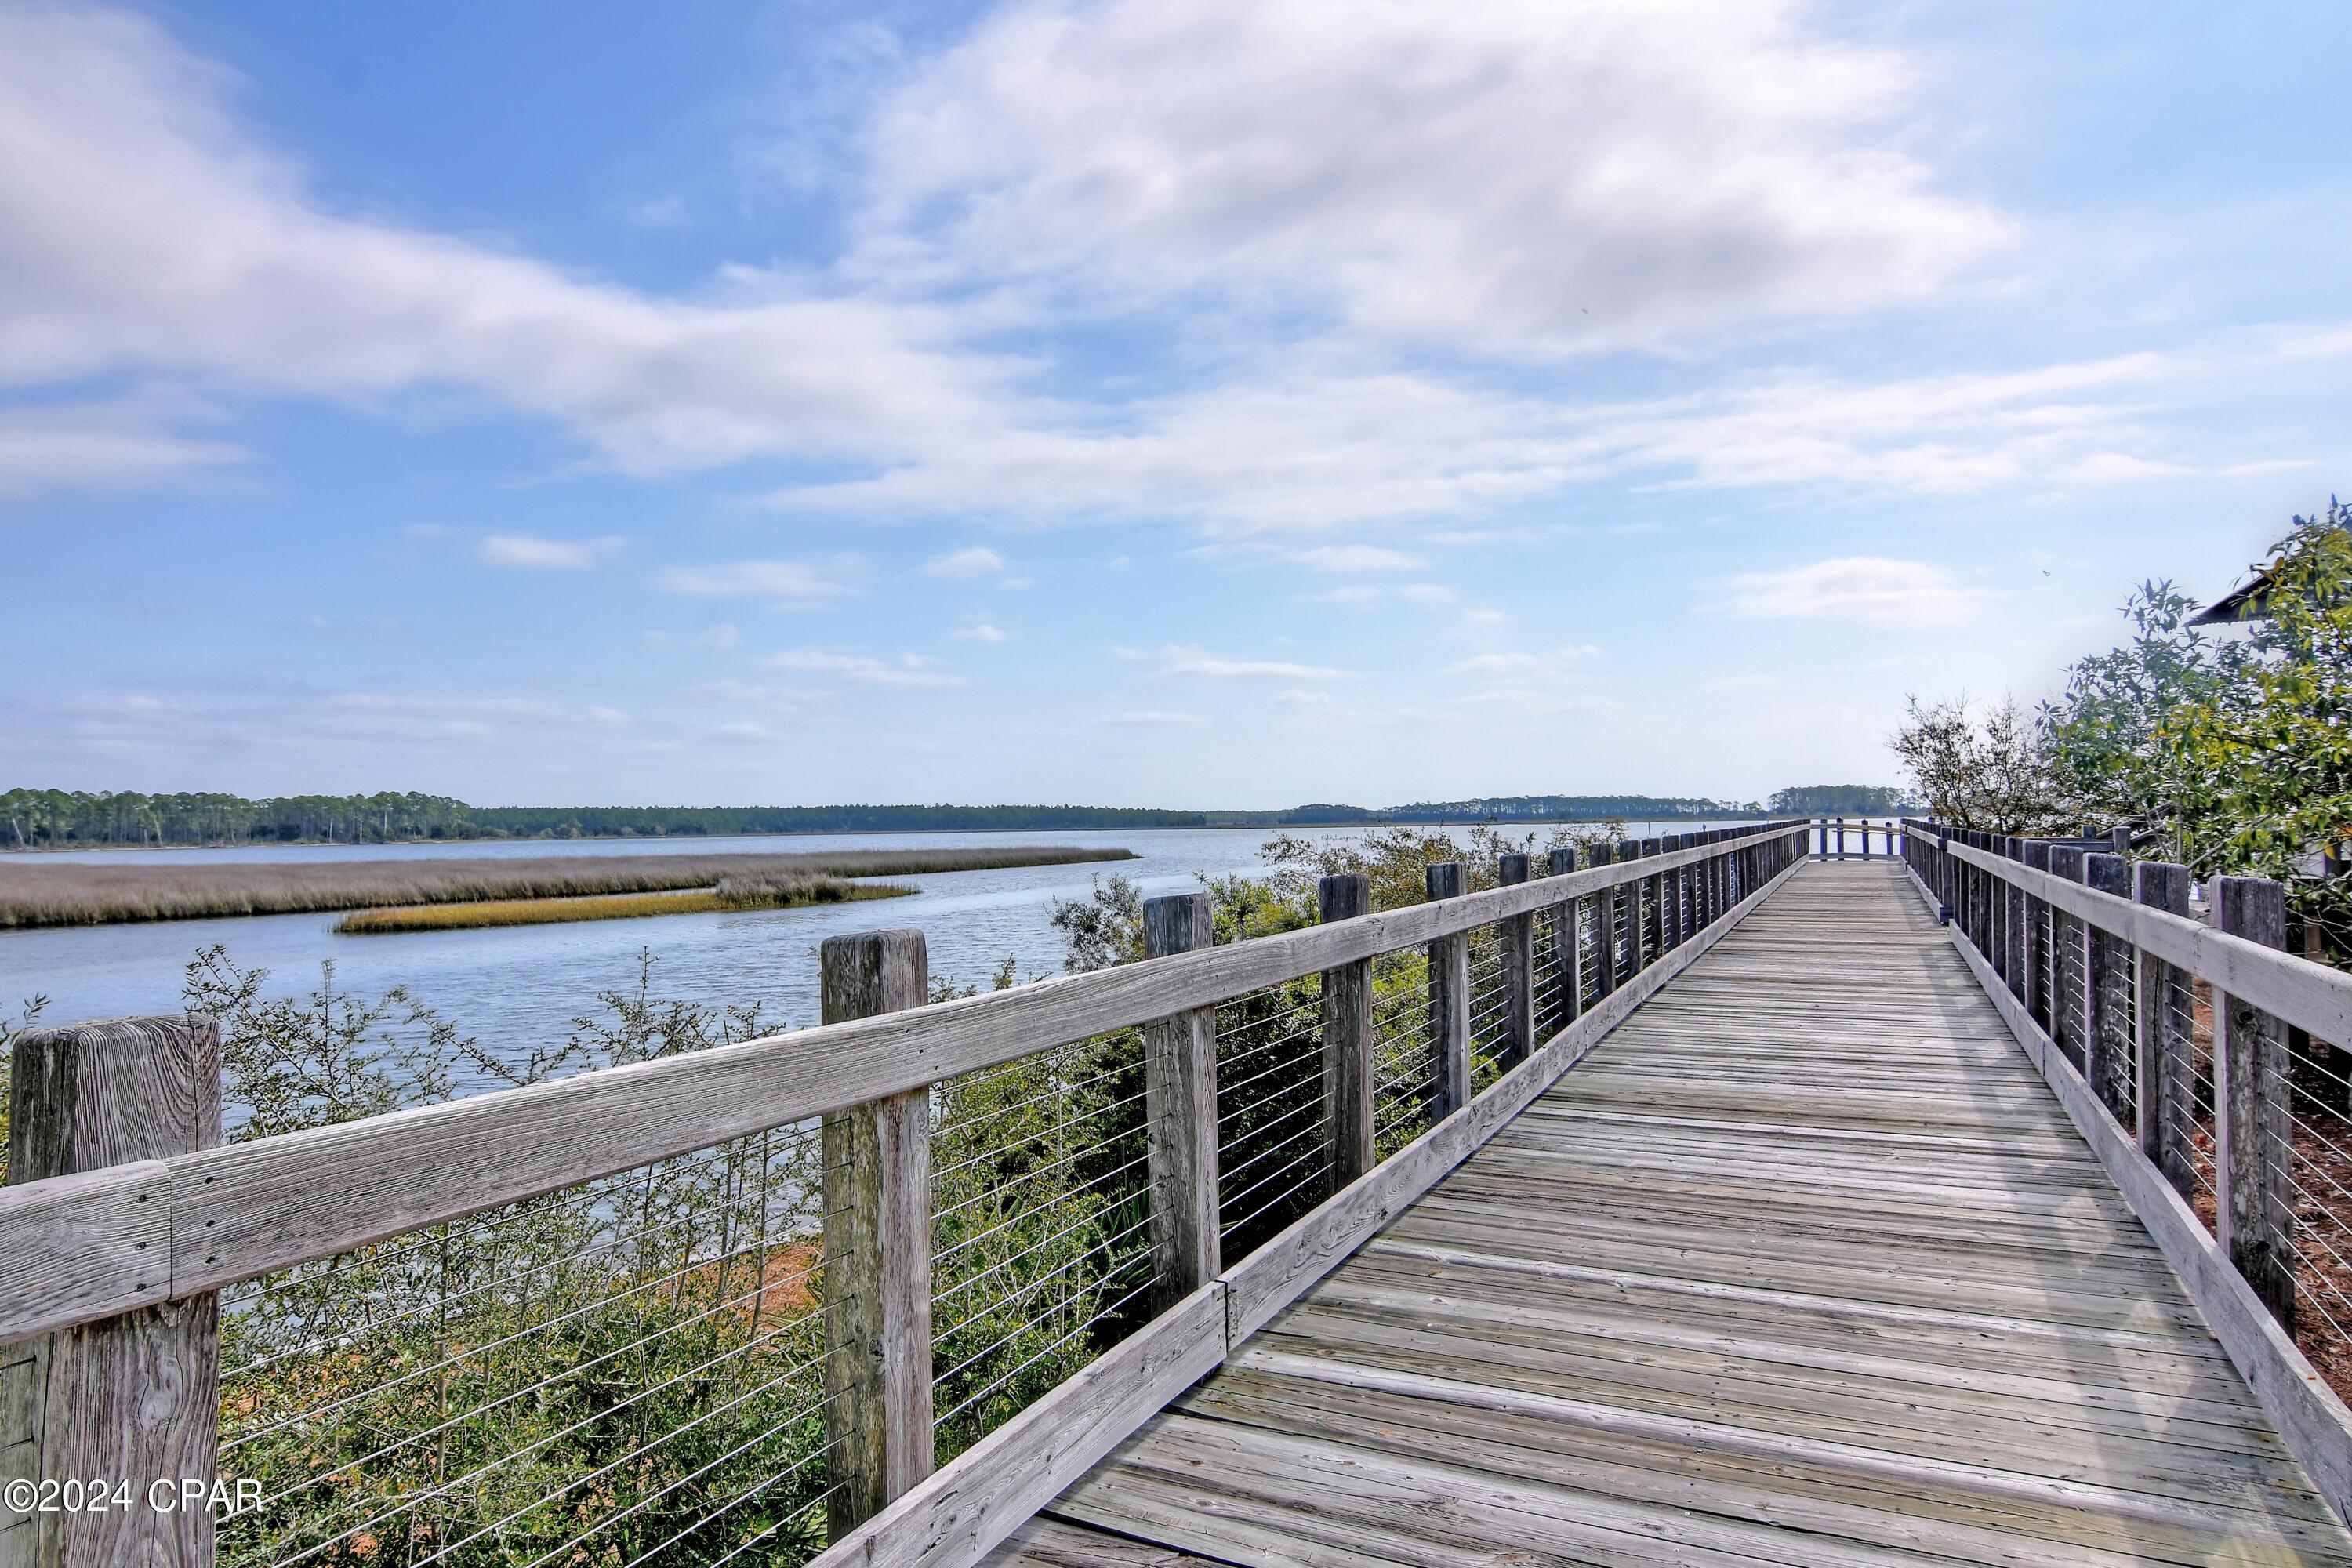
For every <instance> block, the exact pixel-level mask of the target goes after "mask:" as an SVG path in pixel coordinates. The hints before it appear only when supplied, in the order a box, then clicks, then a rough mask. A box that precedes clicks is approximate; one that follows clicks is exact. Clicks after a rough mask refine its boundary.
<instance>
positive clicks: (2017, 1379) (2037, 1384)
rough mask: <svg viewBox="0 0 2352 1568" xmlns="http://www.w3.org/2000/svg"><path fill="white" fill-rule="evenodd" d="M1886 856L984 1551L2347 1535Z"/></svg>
mask: <svg viewBox="0 0 2352 1568" xmlns="http://www.w3.org/2000/svg"><path fill="white" fill-rule="evenodd" d="M1904 876H1905V873H1904V872H1903V871H1902V870H1901V868H1899V867H1897V866H1894V865H1890V864H1888V863H1886V862H1883V861H1881V862H1874V863H1867V864H1856V863H1849V864H1843V865H1835V864H1832V865H1820V866H1811V867H1807V868H1804V869H1803V870H1802V871H1801V872H1800V873H1798V875H1797V876H1796V877H1795V878H1794V879H1791V881H1790V883H1789V884H1788V885H1787V886H1786V887H1785V888H1784V889H1782V890H1781V891H1780V893H1779V894H1777V895H1775V896H1774V897H1773V898H1772V899H1771V900H1769V901H1768V902H1767V903H1765V904H1764V905H1763V906H1762V907H1761V908H1760V909H1759V910H1757V911H1756V913H1754V914H1753V915H1751V916H1750V917H1749V919H1748V921H1746V922H1745V923H1744V924H1743V925H1742V926H1741V927H1740V928H1739V929H1738V931H1735V932H1734V933H1733V934H1732V935H1731V936H1730V937H1729V938H1728V939H1727V940H1726V941H1725V942H1723V943H1722V944H1721V945H1720V946H1719V947H1717V949H1716V950H1715V951H1714V952H1710V953H1708V954H1707V955H1706V957H1704V958H1703V959H1702V960H1701V961H1700V962H1699V963H1697V964H1696V965H1695V966H1694V967H1693V968H1692V969H1691V970H1690V971H1689V973H1686V974H1685V975H1684V976H1682V977H1681V978H1679V979H1677V980H1675V982H1674V983H1673V984H1671V985H1669V986H1668V987H1667V988H1666V989H1665V990H1664V992H1662V993H1661V994H1659V995H1658V996H1657V997H1656V998H1654V1000H1652V1001H1651V1002H1650V1003H1649V1004H1648V1005H1645V1006H1644V1007H1643V1008H1642V1010H1641V1011H1640V1012H1639V1013H1637V1014H1636V1015H1634V1016H1633V1018H1632V1019H1631V1020H1630V1021H1629V1022H1628V1023H1627V1024H1626V1025H1625V1026H1623V1027H1622V1028H1621V1029H1620V1030H1618V1031H1617V1032H1616V1033H1615V1034H1614V1035H1612V1036H1611V1037H1609V1038H1608V1039H1607V1040H1606V1041H1604V1042H1603V1043H1602V1045H1601V1047H1600V1048H1599V1049H1598V1050H1596V1051H1595V1052H1594V1053H1593V1055H1592V1056H1591V1058H1588V1059H1587V1060H1586V1061H1585V1062H1584V1063H1583V1064H1582V1065H1581V1066H1580V1067H1579V1068H1576V1069H1575V1070H1574V1071H1572V1072H1570V1073H1569V1074H1568V1075H1567V1076H1566V1077H1565V1078H1563V1079H1561V1080H1560V1081H1559V1083H1558V1084H1557V1085H1555V1086H1554V1087H1553V1088H1552V1089H1551V1090H1550V1091H1549V1093H1547V1094H1546V1095H1545V1096H1544V1097H1543V1098H1542V1099H1541V1100H1538V1102H1537V1103H1536V1104H1535V1105H1534V1106H1532V1107H1530V1108H1529V1109H1528V1110H1527V1111H1526V1112H1525V1113H1523V1114H1522V1115H1521V1116H1520V1117H1519V1118H1518V1119H1517V1121H1515V1122H1513V1123H1512V1124H1511V1126H1510V1127H1508V1128H1507V1130H1506V1131H1504V1132H1503V1133H1502V1134H1500V1135H1499V1136H1497V1137H1496V1139H1495V1140H1494V1141H1493V1142H1491V1143H1489V1144H1487V1145H1486V1147H1485V1148H1484V1149H1483V1150H1481V1151H1480V1152H1478V1153H1477V1154H1475V1156H1473V1157H1472V1158H1471V1159H1470V1160H1469V1161H1468V1162H1467V1163H1465V1164H1464V1165H1463V1166H1462V1167H1461V1168H1460V1169H1459V1170H1457V1171H1455V1172H1454V1173H1453V1174H1452V1175H1451V1176H1450V1177H1449V1178H1448V1179H1447V1180H1446V1181H1444V1183H1443V1184H1440V1185H1439V1186H1438V1187H1436V1188H1435V1189H1434V1190H1433V1191H1432V1192H1431V1193H1430V1194H1428V1195H1427V1196H1426V1197H1425V1198H1424V1199H1423V1201H1422V1202H1421V1203H1419V1204H1418V1205H1415V1206H1414V1207H1413V1208H1412V1210H1411V1211H1410V1212H1409V1213H1407V1214H1406V1215H1403V1216H1402V1217H1401V1218H1400V1219H1399V1220H1398V1221H1397V1222H1396V1223H1395V1224H1394V1225H1392V1226H1390V1228H1389V1229H1388V1230H1386V1231H1385V1232H1383V1233H1382V1234H1381V1236H1380V1237H1377V1238H1376V1239H1375V1240H1374V1241H1372V1242H1371V1243H1370V1245H1368V1246H1367V1247H1365V1248H1364V1249H1363V1250H1362V1251H1361V1252H1360V1253H1359V1254H1358V1255H1357V1256H1356V1257H1355V1258H1351V1259H1350V1260H1349V1262H1348V1263H1346V1264H1345V1265H1343V1266H1342V1267H1341V1268H1339V1269H1338V1270H1337V1271H1335V1272H1334V1273H1333V1274H1332V1275H1331V1276H1330V1277H1329V1278H1328V1279H1325V1280H1324V1281H1323V1283H1322V1284H1321V1285H1320V1286H1318V1288H1317V1289H1315V1290H1314V1291H1312V1292H1311V1293H1310V1294H1309V1295H1307V1297H1305V1298H1304V1299H1302V1300H1300V1301H1299V1302H1298V1303H1297V1304H1296V1305H1295V1306H1294V1307H1292V1308H1291V1309H1290V1310H1288V1311H1287V1312H1286V1313H1285V1314H1284V1315H1283V1316H1282V1317H1280V1318H1279V1319H1277V1320H1276V1321H1275V1322H1274V1323H1272V1324H1271V1325H1269V1326H1268V1327H1267V1328H1266V1329H1265V1330H1264V1331H1260V1332H1259V1333H1258V1334H1257V1335H1255V1337H1254V1338H1253V1339H1251V1340H1250V1341H1249V1342H1247V1343H1246V1344H1245V1345H1244V1346H1243V1347H1242V1348H1241V1350H1240V1351H1239V1352H1236V1353H1235V1354H1234V1357H1233V1358H1232V1359H1231V1360H1230V1361H1229V1362H1228V1363H1227V1365H1226V1366H1225V1368H1224V1369H1223V1371H1221V1372H1219V1373H1217V1374H1216V1375H1215V1376H1213V1377H1212V1378H1211V1379H1209V1380H1208V1381H1207V1382H1205V1383H1203V1384H1201V1385H1199V1386H1198V1387H1196V1388H1194V1389H1193V1390H1192V1392H1191V1393H1189V1394H1186V1395H1185V1396H1184V1397H1182V1398H1181V1399H1180V1400H1179V1401H1178V1402H1177V1403H1176V1404H1175V1405H1172V1406H1171V1407H1170V1408H1169V1409H1168V1410H1167V1411H1165V1412H1163V1413H1162V1414H1161V1415H1159V1416H1158V1417H1156V1418H1155V1419H1154V1420H1153V1421H1152V1422H1151V1423H1150V1425H1148V1426H1145V1427H1144V1428H1143V1429H1142V1430H1141V1431H1139V1433H1137V1435H1136V1436H1134V1437H1133V1438H1131V1439H1130V1440H1129V1442H1128V1443H1127V1444H1126V1445H1125V1446H1124V1447H1121V1448H1120V1449H1119V1450H1118V1452H1117V1453H1116V1454H1115V1455H1113V1456H1112V1458H1109V1459H1108V1460H1107V1461H1105V1462H1104V1463H1103V1464H1102V1465H1100V1466H1098V1467H1097V1468H1096V1469H1095V1470H1094V1472H1093V1473H1092V1474H1090V1475H1089V1476H1088V1477H1087V1478H1086V1479H1084V1480H1082V1481H1080V1482H1079V1483H1078V1484H1077V1485H1076V1486H1074V1487H1072V1488H1071V1489H1069V1490H1068V1491H1066V1493H1064V1494H1063V1496H1062V1497H1060V1498H1059V1499H1058V1500H1055V1502H1054V1503H1053V1504H1052V1505H1051V1506H1050V1507H1049V1508H1048V1509H1047V1510H1045V1513H1043V1514H1041V1515H1040V1516H1039V1517H1038V1518H1037V1519H1036V1520H1034V1521H1032V1522H1031V1523H1030V1524H1029V1525H1028V1526H1027V1527H1026V1528H1025V1529H1024V1531H1023V1532H1022V1533H1021V1534H1019V1535H1018V1536H1016V1537H1015V1538H1014V1539H1013V1541H1011V1542H1008V1543H1007V1544H1006V1545H1005V1546H1004V1547H1003V1549H1001V1550H1000V1552H998V1554H997V1556H996V1558H995V1559H994V1562H995V1563H998V1564H1014V1563H1020V1564H1042V1563H1054V1564H1061V1565H1063V1568H1085V1565H1090V1564H1122V1565H1135V1564H1184V1563H1193V1562H1199V1561H1207V1562H1216V1563H1235V1564H1248V1565H1256V1564H1269V1565H1270V1564H1316V1565H1318V1568H1321V1565H1343V1564H1360V1563H1413V1564H1425V1565H1428V1568H1462V1565H1467V1564H1487V1563H1507V1564H1532V1563H1608V1564H1632V1563H1691V1564H1709V1565H1729V1564H1737V1563H1778V1564H1788V1565H1791V1568H1816V1565H1824V1568H1864V1565H1870V1564H1891V1563H2003V1564H2014V1565H2017V1568H2038V1565H2042V1564H2056V1563H2095V1564H2098V1563H2137V1562H2150V1561H2155V1562H2167V1563H2345V1564H2352V1536H2347V1532H2346V1531H2344V1530H2343V1528H2342V1527H2340V1526H2339V1525H2337V1524H2336V1523H2335V1522H2334V1521H2333V1519H2332V1516H2331V1515H2330V1514H2329V1513H2328V1510H2327V1509H2326V1505H2325V1504H2324V1503H2323V1502H2322V1501H2321V1500H2319V1498H2318V1497H2317V1496H2316V1495H2315V1493H2314V1492H2313V1491H2312V1489H2311V1488H2310V1486H2309V1484H2308V1482H2307V1480H2306V1479H2305V1476H2304V1474H2303V1472H2302V1470H2301V1468H2300V1467H2298V1466H2297V1465H2296V1463H2295V1462H2294V1459H2293V1458H2291V1457H2290V1456H2289V1455H2288V1454H2287V1453H2286V1451H2285V1449H2284V1447H2283V1446H2282V1445H2281V1444H2280V1442H2279V1440H2278V1438H2277V1437H2276V1436H2274V1435H2273V1433H2272V1431H2271V1430H2270V1428H2269V1426H2267V1424H2266V1423H2265V1421H2264V1419H2263V1414H2262V1412H2261V1410H2260V1408H2259V1406H2258V1405H2256V1404H2255V1402H2254V1400H2253V1398H2252V1394H2249V1393H2248V1391H2247V1389H2246V1387H2245V1385H2244V1384H2243V1383H2242V1381H2241V1379H2240V1378H2239V1376H2238V1374H2237V1373H2236V1372H2235V1371H2234V1370H2233V1369H2232V1367H2231V1364H2230V1363H2229V1362H2228V1361H2227V1360H2226V1359H2225V1358H2224V1357H2223V1355H2222V1353H2221V1349H2220V1347H2219V1346H2218V1345H2217V1344H2215V1343H2214V1342H2213V1340H2212V1338H2211V1336H2210V1334H2209V1333H2208V1332H2207V1331H2206V1330H2205V1328H2204V1325H2203V1323H2202V1322H2201V1321H2200V1319H2199V1317H2198V1315H2197V1313H2196V1311H2195V1310H2194V1309H2193V1308H2192V1307H2191V1306H2190V1304H2189V1300H2188V1299H2187V1298H2186V1297H2185V1295H2184V1294H2183V1293H2182V1290H2181V1289H2180V1286H2179V1282H2178V1281H2177V1280H2176V1279H2174V1277H2173V1276H2172V1274H2171V1273H2170V1271H2169V1270H2168V1268H2167V1267H2166V1265H2165V1263H2164V1261H2163V1259H2162V1258H2161V1257H2159V1256H2158V1253H2157V1251H2156V1249H2155V1247H2153V1245H2152V1244H2151V1243H2150V1242H2149V1241H2148V1239H2147V1235H2146V1234H2145V1232H2144V1231H2143V1230H2142V1229H2141V1227H2140V1226H2139V1224H2138V1222H2137V1220H2136V1219H2135V1218H2134V1216H2133V1215H2132V1213H2131V1211H2130V1210H2129V1209H2128V1208H2127V1207H2126V1205H2125V1204H2124V1202H2123V1201H2122V1199H2121V1198H2120V1197H2118V1196H2117V1195H2116V1192H2115V1190H2114V1188H2113V1186H2112V1185H2111V1184H2109V1183H2108V1182H2107V1180H2106V1178H2105V1174H2104V1173H2103V1172H2102V1170H2101V1168H2100V1167H2099V1165H2098V1164H2097V1163H2096V1162H2095V1160H2093V1159H2092V1157H2091V1155H2090V1154H2089V1153H2088V1152H2087V1151H2086V1150H2085V1149H2084V1145H2083V1143H2082V1142H2081V1140H2080V1139H2079V1138H2078V1137H2077V1135H2076V1134H2075V1132H2074V1128H2073V1127H2072V1125H2071V1124H2070V1123H2069V1122H2068V1121H2067V1120H2066V1118H2065V1116H2064V1114H2063V1112H2062V1111H2061V1110H2060V1109H2059V1107H2058V1105H2057V1103H2056V1102H2055V1100H2053V1098H2052V1097H2051V1095H2050V1093H2049V1091H2048V1089H2047V1088H2046V1087H2045V1086H2044V1085H2043V1084H2042V1081H2041V1079H2040V1078H2039V1077H2038V1076H2037V1075H2036V1074H2035V1072H2034V1070H2033V1069H2032V1067H2031V1066H2030V1065H2029V1064H2028V1063H2027V1061H2026V1060H2025V1058H2024V1057H2023V1056H2022V1055H2021V1053H2020V1052H2019V1050H2018V1048H2017V1047H2016V1046H2015V1044H2014V1043H2013V1042H2012V1041H2011V1039H2010V1037H2009V1036H2008V1033H2007V1031H2006V1030H2005V1029H2004V1028H2003V1026H2002V1025H2001V1023H2000V1019H1999V1018H1998V1017H1997V1016H1995V1014H1994V1012H1993V1010H1992V1007H1991V1005H1990V1004H1989V1003H1988V1002H1987V1001H1986V999H1985V997H1984V995H1983V994H1982V993H1981V992H1980V991H1979V989H1978V988H1977V986H1976V984H1975V982H1974V981H1973V980H1972V978H1971V977H1970V976H1969V973H1968V971H1967V969H1966V968H1965V967H1964V966H1963V965H1962V963H1961V962H1960V960H1959V959H1958V956H1957V955H1955V953H1954V952H1952V950H1951V948H1950V947H1949V945H1948V942H1946V940H1945V938H1944V936H1943V935H1942V934H1941V933H1940V932H1939V931H1937V929H1936V927H1935V924H1934V922H1933V921H1932V920H1931V919H1930V918H1929V917H1927V914H1926V913H1925V912H1924V910H1922V908H1921V906H1920V903H1919V901H1918V900H1917V899H1916V896H1915V894H1914V893H1913V892H1912V891H1911V889H1910V888H1909V887H1908V885H1907V884H1906V882H1905V881H1904Z"/></svg>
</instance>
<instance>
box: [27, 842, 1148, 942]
mask: <svg viewBox="0 0 2352 1568" xmlns="http://www.w3.org/2000/svg"><path fill="white" fill-rule="evenodd" d="M1135 858H1137V857H1136V855H1135V852H1134V851H1133V850H1129V849H1118V848H1107V847H1106V848H1096V847H1076V846H1069V845H1046V844H1005V845H992V846H988V847H982V848H972V849H945V848H914V847H910V848H907V849H842V850H824V851H816V852H803V853H798V854H776V855H534V856H529V857H520V856H499V857H488V856H484V857H467V858H446V859H432V860H343V861H335V860H311V861H299V862H277V863H269V864H253V863H249V862H239V863H236V864H222V863H219V862H210V863H202V864H199V863H195V862H189V863H186V864H180V865H143V864H142V865H135V866H121V865H102V864H100V865H93V864H89V863H88V862H84V861H79V860H77V861H73V862H71V863H58V862H49V861H26V862H15V861H12V862H9V863H6V864H0V928H6V927H12V926H15V927H23V926H58V925H103V924H110V923H113V922H116V921H169V920H204V919H212V918H217V917H220V916H227V915H277V914H308V913H320V912H326V911H331V910H362V909H378V908H390V907H393V906H395V905H415V904H462V903H475V902H479V901H482V900H493V899H571V898H590V897H607V896H612V895H616V894H625V893H662V892H684V891H688V890H691V889H716V888H718V887H719V885H720V884H721V883H722V882H726V881H730V880H731V881H733V882H734V883H735V884H736V885H738V886H740V887H745V888H749V887H751V886H752V885H753V884H754V883H755V882H756V881H757V880H758V879H783V880H786V881H789V880H793V879H809V878H823V877H831V878H842V877H915V876H921V875H923V874H925V873H927V872H936V871H990V870H1002V869H1005V868H1013V867H1022V866H1068V865H1080V864H1085V863H1087V862H1091V861H1102V860H1132V859H1135Z"/></svg>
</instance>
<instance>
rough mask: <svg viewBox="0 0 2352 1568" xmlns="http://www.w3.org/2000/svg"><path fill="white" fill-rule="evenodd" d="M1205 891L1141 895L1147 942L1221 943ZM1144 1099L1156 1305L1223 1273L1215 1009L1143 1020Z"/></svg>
mask: <svg viewBox="0 0 2352 1568" xmlns="http://www.w3.org/2000/svg"><path fill="white" fill-rule="evenodd" d="M1215 940H1216V938H1215V927H1214V924H1213V919H1212V915H1211V910H1210V906H1209V895H1208V894H1206V893H1171V894H1170V895H1168V896H1166V897H1164V898H1157V899H1146V900H1144V902H1143V952H1144V956H1145V957H1146V958H1164V957H1166V956H1167V955H1168V954H1170V953H1173V952H1194V951H1196V950H1198V949H1200V948H1204V947H1211V946H1213V945H1215ZM1143 1103H1144V1116H1145V1124H1146V1129H1147V1131H1146V1138H1147V1142H1148V1143H1149V1147H1150V1154H1149V1162H1148V1168H1149V1171H1150V1182H1151V1256H1152V1269H1153V1282H1152V1289H1153V1290H1154V1291H1155V1292H1156V1300H1155V1302H1154V1306H1155V1310H1159V1309H1165V1308H1167V1307H1169V1306H1171V1305H1173V1304H1174V1303H1175V1302H1176V1301H1177V1300H1181V1299H1182V1298H1184V1297H1186V1296H1189V1295H1191V1294H1192V1292H1193V1291H1195V1290H1198V1289H1200V1288H1201V1287H1202V1286H1203V1285H1206V1284H1207V1283H1208V1282H1209V1281H1210V1280H1212V1279H1215V1278H1216V1277H1217V1272H1218V1270H1219V1269H1221V1268H1223V1267H1224V1265H1223V1261H1222V1258H1221V1238H1220V1237H1219V1235H1218V1229H1217V1010H1216V1009H1215V1008H1213V1007H1194V1008H1192V1009H1190V1010H1188V1011H1186V1012H1182V1013H1179V1014H1176V1015H1175V1016H1172V1017H1168V1018H1162V1019H1160V1020H1158V1021H1157V1022H1155V1023H1150V1024H1146V1025H1145V1026H1143Z"/></svg>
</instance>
